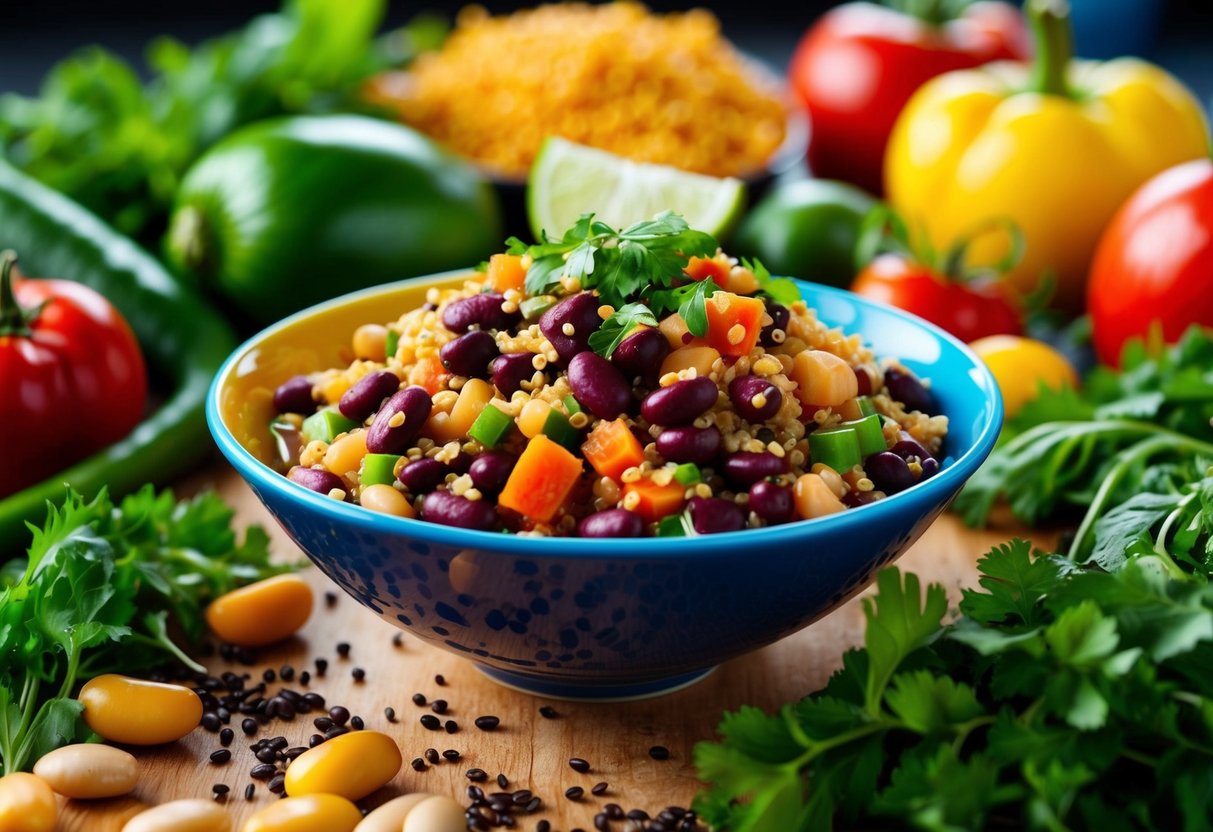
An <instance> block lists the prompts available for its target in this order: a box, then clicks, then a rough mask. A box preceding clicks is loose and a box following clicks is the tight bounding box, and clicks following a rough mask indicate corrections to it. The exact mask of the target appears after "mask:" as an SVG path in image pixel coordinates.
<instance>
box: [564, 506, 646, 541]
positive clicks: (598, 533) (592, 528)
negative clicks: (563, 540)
mask: <svg viewBox="0 0 1213 832" xmlns="http://www.w3.org/2000/svg"><path fill="white" fill-rule="evenodd" d="M644 532H645V528H644V520H643V519H642V518H641V517H640V515H639V514H637V513H636V512H634V511H628V510H627V509H626V508H612V509H607V510H606V511H599V512H595V513H594V514H591V515H590V516H589V517H587V518H585V519H584V520H582V521H581V524H580V525H579V526H578V527H577V534H579V535H581V536H582V537H644Z"/></svg>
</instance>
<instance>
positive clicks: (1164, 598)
mask: <svg viewBox="0 0 1213 832" xmlns="http://www.w3.org/2000/svg"><path fill="white" fill-rule="evenodd" d="M978 566H979V569H980V571H981V576H982V577H981V589H979V590H969V591H966V592H965V594H964V600H963V601H962V602H961V605H960V611H961V613H962V614H963V617H962V618H960V620H958V621H957V622H956V623H954V624H950V625H947V626H944V625H943V624H942V623H941V622H942V619H943V617H944V615H945V613H946V612H947V601H946V597H945V594H944V590H943V588H942V587H940V586H930V587H928V588H927V590H926V593H925V596H924V595H923V594H922V593H921V591H920V587H919V583H918V580H917V578H916V577H915V576H913V575H906V576H905V578H904V581H903V579H902V576H901V575H900V573H899V572H898V570H897V569H895V568H893V569H888V570H885V571H884V572H882V573H881V574H880V576H879V578H878V582H877V586H878V590H879V592H878V594H877V595H876V596H875V598H874V599H872V600H870V601H867V602H866V603H865V613H866V616H867V622H868V623H867V633H866V645H865V647H864V649H861V650H853V651H851V652H849V653H847V654H846V656H845V657H844V663H843V669H842V670H841V671H839V672H838V673H836V674H835V675H834V677H833V678H831V680H830V682H829V684H828V685H827V686H826V688H825V689H824V690H822V691H820V692H818V693H815V694H813V695H812V696H809V697H808V698H806V699H804V700H803V701H801V702H799V703H796V704H794V705H788V706H785V707H784V708H783V710H782V711H781V712H780V713H778V714H776V715H766V714H764V713H762V712H761V711H759V710H757V709H754V708H744V709H742V710H741V711H739V712H737V713H731V714H726V715H725V717H724V721H723V722H722V723H721V725H720V733H721V736H722V740H721V741H720V742H719V743H702V744H700V745H698V746H697V747H696V749H695V761H696V764H697V765H698V767H699V773H700V777H701V778H702V779H703V780H704V781H705V782H707V783H708V784H710V789H709V790H708V791H706V792H704V793H703V794H701V795H700V796H699V797H698V798H697V800H696V802H695V808H696V810H697V811H698V812H699V813H700V814H701V816H702V817H704V818H705V819H706V820H708V821H709V822H710V823H712V824H713V828H717V829H722V830H730V832H810V831H811V832H819V830H828V829H833V828H842V829H898V828H913V829H922V830H933V831H934V832H945V831H946V832H953V831H954V830H955V831H956V832H959V830H980V829H1025V830H1049V831H1050V832H1062V830H1079V829H1098V830H1100V832H1118V831H1119V830H1172V829H1174V830H1179V829H1183V830H1191V832H1196V830H1203V829H1208V828H1210V824H1213V673H1211V672H1210V667H1213V664H1211V663H1213V588H1211V587H1210V586H1209V585H1208V584H1207V583H1206V582H1204V581H1197V580H1194V579H1192V578H1185V579H1182V580H1172V579H1169V577H1168V570H1167V569H1166V567H1165V565H1163V564H1162V563H1161V562H1160V561H1159V560H1158V559H1155V558H1150V557H1138V558H1135V559H1134V560H1132V561H1131V562H1128V563H1126V564H1125V565H1124V567H1123V568H1122V569H1120V571H1118V572H1115V573H1108V572H1105V571H1103V570H1101V569H1098V568H1092V567H1088V568H1078V567H1075V566H1074V565H1073V564H1072V563H1071V562H1070V561H1068V560H1066V559H1063V558H1059V557H1055V556H1043V555H1040V554H1039V553H1037V554H1035V555H1031V554H1030V553H1029V546H1028V544H1027V543H1024V542H1023V541H1015V542H1013V543H1011V544H1009V545H1007V546H1003V547H1000V548H998V549H995V550H994V551H992V552H990V553H989V554H988V555H987V556H986V557H985V558H983V559H982V560H981V561H980V562H979V564H978Z"/></svg>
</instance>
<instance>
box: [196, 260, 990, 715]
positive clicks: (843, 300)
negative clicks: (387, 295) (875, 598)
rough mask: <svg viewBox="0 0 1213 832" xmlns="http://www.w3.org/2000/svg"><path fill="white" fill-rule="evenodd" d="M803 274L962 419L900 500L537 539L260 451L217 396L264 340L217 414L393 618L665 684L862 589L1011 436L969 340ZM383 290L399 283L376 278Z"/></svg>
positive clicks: (558, 688)
mask: <svg viewBox="0 0 1213 832" xmlns="http://www.w3.org/2000/svg"><path fill="white" fill-rule="evenodd" d="M798 285H799V288H800V289H801V291H802V292H803V294H804V296H805V299H806V301H808V303H809V305H810V306H813V307H815V308H817V309H818V310H819V313H820V316H821V318H822V320H824V321H826V322H828V323H830V324H833V325H839V326H842V327H843V328H844V330H845V331H847V332H861V333H863V334H864V336H865V338H866V339H868V340H869V341H870V342H871V343H872V345H873V347H874V348H875V349H876V350H877V352H878V354H881V355H897V356H901V357H902V359H903V361H904V363H905V364H906V365H907V366H908V367H909V368H910V369H911V370H913V371H915V372H916V373H919V374H920V375H923V376H926V377H930V378H932V379H933V380H934V381H935V385H934V392H935V395H936V397H937V398H938V400H939V403H940V406H941V409H942V411H943V412H944V413H946V414H947V415H948V417H949V419H950V426H949V437H948V441H947V444H946V445H945V450H946V451H948V453H947V454H946V455H945V456H944V458H943V459H941V460H940V462H941V465H942V470H941V471H940V473H938V474H937V475H935V476H934V477H932V478H931V479H929V480H927V481H925V482H922V483H919V484H917V485H915V486H913V487H912V488H910V489H908V490H906V491H904V492H902V493H900V494H898V495H896V496H895V497H893V498H891V499H888V500H881V501H878V502H876V503H873V504H871V505H867V506H863V507H861V508H857V509H852V510H849V511H845V512H842V513H839V514H835V515H831V516H829V517H823V518H819V519H816V520H809V521H803V522H798V523H789V524H786V525H782V526H775V527H771V528H764V529H754V530H747V531H740V532H731V533H728V534H718V535H705V536H702V537H693V538H648V539H636V540H622V539H599V540H586V539H575V538H574V539H570V538H533V537H526V536H520V535H504V534H492V533H486V532H474V531H467V530H463V529H454V528H450V527H447V526H439V525H435V524H433V523H425V522H421V521H417V520H408V519H403V518H398V517H391V516H387V515H383V514H376V513H374V512H371V511H367V510H365V509H362V508H360V507H358V506H353V505H349V504H345V503H339V502H337V501H335V500H332V499H329V498H328V497H326V496H322V495H320V494H316V493H315V492H312V491H308V490H307V489H305V488H303V487H301V486H299V485H296V484H295V483H293V482H291V481H289V480H288V479H286V478H285V477H283V476H282V475H281V474H278V473H276V472H274V471H272V470H270V469H269V468H267V467H266V466H264V465H262V464H261V463H260V462H258V461H257V460H256V459H255V458H253V457H252V455H251V454H249V453H248V451H247V450H245V449H244V448H243V447H241V446H240V444H239V443H238V442H237V441H236V440H235V438H234V437H233V436H232V434H231V433H230V431H229V430H228V429H227V428H226V426H224V425H223V424H222V423H221V421H220V419H219V417H218V406H217V399H218V396H219V393H218V390H219V389H220V388H221V387H222V386H223V384H224V383H225V379H226V378H227V377H228V375H229V374H232V373H234V372H238V371H239V369H238V368H239V367H240V365H241V360H242V358H243V357H244V356H245V355H246V354H248V353H249V352H250V351H251V350H254V349H256V344H257V339H254V340H253V341H251V342H249V344H246V345H245V346H244V347H242V348H241V349H240V350H238V351H237V352H236V353H235V354H234V355H233V357H232V358H231V359H230V360H229V362H228V364H227V365H226V366H225V367H224V369H223V370H221V371H220V373H219V374H218V376H217V378H216V381H215V388H214V390H213V391H212V395H211V398H210V400H209V402H208V420H209V422H210V424H211V429H212V431H213V433H214V435H215V439H216V441H217V442H218V444H219V447H220V449H221V450H222V451H223V453H224V454H225V455H226V456H227V458H228V459H229V460H230V461H231V463H232V464H233V465H234V466H235V467H236V469H237V470H238V471H239V472H240V474H241V475H242V476H243V477H244V478H245V480H246V481H247V482H248V484H249V486H250V487H251V488H252V489H253V491H254V492H255V493H256V494H257V496H258V497H259V498H260V500H261V501H262V502H263V503H264V504H265V506H266V508H267V509H268V510H269V512H270V513H271V514H272V515H273V516H274V517H275V519H277V521H278V522H279V523H280V524H281V525H282V527H283V528H284V529H285V530H286V532H287V533H288V534H289V535H290V537H291V539H292V540H294V541H295V542H296V543H297V544H298V545H299V548H300V549H302V550H303V551H304V552H305V553H306V554H307V556H308V557H309V558H311V559H312V561H313V562H314V563H315V564H316V565H317V566H318V567H319V568H320V569H321V570H322V571H323V572H324V573H325V574H326V575H327V576H328V577H329V578H331V579H332V580H333V581H334V582H335V583H336V584H338V585H339V586H340V587H341V588H342V589H344V590H345V591H346V592H347V593H349V594H350V595H351V596H352V597H353V598H355V599H357V600H358V601H359V602H360V603H362V604H363V605H365V606H366V607H368V608H369V609H371V610H372V611H374V612H375V613H376V614H377V615H379V617H381V618H382V619H384V620H385V621H387V622H390V623H391V624H393V625H395V626H397V627H402V628H404V629H406V630H408V631H409V632H410V633H411V634H412V636H413V637H415V638H417V639H420V640H422V641H424V642H426V643H428V644H431V645H433V646H435V647H439V648H442V649H444V650H448V651H451V652H454V653H457V654H459V655H462V656H464V657H466V658H468V659H470V660H471V661H473V662H475V663H476V664H477V665H479V666H480V668H481V669H482V670H483V671H484V673H485V674H486V675H488V676H489V677H490V678H492V679H494V680H496V681H498V682H500V683H502V684H506V685H509V686H511V687H514V688H518V689H520V690H524V691H527V692H529V693H532V694H536V695H541V696H548V697H567V698H572V699H599V700H610V699H627V698H635V697H644V696H655V695H658V694H661V693H666V692H669V691H672V690H675V689H677V688H679V687H681V686H685V685H687V684H691V683H693V682H694V681H696V680H698V679H700V678H702V677H703V676H704V675H705V674H706V673H707V672H708V670H707V669H708V668H712V667H715V666H716V665H718V664H720V663H722V662H725V661H727V660H729V659H731V658H734V657H736V656H739V655H742V654H743V653H746V652H749V651H751V650H755V649H757V648H759V647H763V646H765V645H767V644H770V643H772V642H774V641H777V640H778V639H781V638H783V637H785V636H788V635H790V634H792V633H794V632H796V631H797V630H800V629H802V628H803V627H805V626H807V625H808V624H810V623H812V622H813V621H815V620H817V619H818V618H820V617H821V616H823V615H825V614H827V613H829V612H830V611H831V610H833V609H835V608H837V607H838V606H839V605H840V604H842V603H843V602H845V601H846V600H847V599H848V598H850V597H852V596H854V595H855V594H856V593H858V592H859V591H860V590H862V589H863V588H864V587H865V586H867V585H868V583H870V581H871V580H872V578H873V576H874V575H875V573H876V572H877V570H879V569H880V568H881V567H883V566H886V565H888V564H889V563H891V562H892V561H893V560H894V559H895V558H896V557H897V556H898V555H900V554H901V553H902V552H903V551H905V549H906V548H907V547H908V546H909V545H910V544H911V543H913V542H914V541H915V540H917V539H918V537H919V536H920V535H921V534H922V533H923V532H924V531H925V530H926V529H927V527H928V526H929V525H930V524H931V523H932V522H933V521H934V520H935V518H936V517H937V516H938V515H939V513H940V512H941V511H943V510H944V508H945V506H946V505H947V504H948V503H949V502H950V501H951V499H952V498H953V497H954V496H955V494H956V492H957V491H958V490H959V489H960V487H961V485H963V483H964V481H965V480H966V479H968V477H969V476H971V475H972V473H973V472H974V471H975V470H976V469H977V466H978V465H980V464H981V462H982V460H984V459H985V457H986V455H987V454H988V453H989V451H990V449H991V448H992V447H993V444H994V441H995V438H996V437H997V434H998V430H999V426H1000V425H1001V421H1002V408H1001V404H1000V401H999V398H998V394H997V388H996V386H995V383H994V381H993V378H992V377H991V376H990V374H989V371H988V370H986V369H985V368H984V366H982V365H981V364H980V362H979V361H978V360H977V358H976V357H975V356H973V354H972V353H971V352H969V351H968V350H967V349H966V348H965V347H964V346H963V345H961V344H960V343H959V342H957V341H955V340H954V339H952V338H951V337H949V336H946V335H944V334H943V333H941V332H939V331H938V330H936V329H934V328H933V327H930V326H929V325H927V324H925V323H923V322H921V321H918V320H916V319H912V318H910V317H909V316H907V315H905V314H904V313H901V312H897V311H895V310H891V309H888V308H885V307H880V306H878V305H876V304H873V303H871V302H868V301H864V300H863V299H861V298H857V297H855V296H854V295H851V294H848V293H846V292H842V291H839V290H836V289H829V288H826V287H820V286H812V285H809V284H803V283H801V284H798ZM379 291H390V287H383V288H381V289H377V290H371V292H379ZM302 314H303V315H315V314H321V315H322V314H323V312H315V311H312V312H305V313H302ZM289 325H290V322H289V320H288V321H287V322H284V323H283V324H279V326H289ZM249 363H253V362H249Z"/></svg>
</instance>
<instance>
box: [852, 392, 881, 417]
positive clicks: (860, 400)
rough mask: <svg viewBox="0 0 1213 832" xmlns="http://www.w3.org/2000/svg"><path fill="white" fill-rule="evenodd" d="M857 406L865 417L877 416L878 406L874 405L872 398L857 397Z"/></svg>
mask: <svg viewBox="0 0 1213 832" xmlns="http://www.w3.org/2000/svg"><path fill="white" fill-rule="evenodd" d="M855 404H856V406H857V407H858V408H859V412H860V413H862V414H863V415H864V416H874V415H876V405H874V404H873V403H872V399H871V397H869V396H856V397H855Z"/></svg>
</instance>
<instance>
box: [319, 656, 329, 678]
mask: <svg viewBox="0 0 1213 832" xmlns="http://www.w3.org/2000/svg"><path fill="white" fill-rule="evenodd" d="M328 669H329V660H328V659H316V676H317V678H320V679H323V678H324V674H325V672H326V671H327V670H328Z"/></svg>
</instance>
